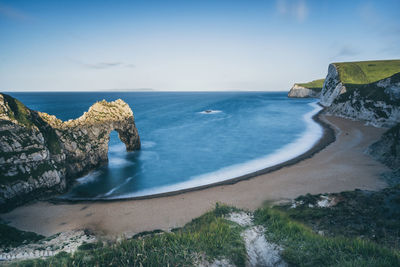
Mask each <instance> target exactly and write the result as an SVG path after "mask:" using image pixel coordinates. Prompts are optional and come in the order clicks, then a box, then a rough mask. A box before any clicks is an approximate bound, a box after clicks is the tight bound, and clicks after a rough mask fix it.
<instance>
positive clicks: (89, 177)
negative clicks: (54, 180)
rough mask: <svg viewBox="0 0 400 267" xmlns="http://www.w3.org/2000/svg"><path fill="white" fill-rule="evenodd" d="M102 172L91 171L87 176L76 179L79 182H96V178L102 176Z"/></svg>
mask: <svg viewBox="0 0 400 267" xmlns="http://www.w3.org/2000/svg"><path fill="white" fill-rule="evenodd" d="M100 174H101V172H100V171H94V172H90V173H88V174H87V175H85V176H83V177H81V178H78V179H76V181H77V182H78V183H79V184H87V183H90V182H94V181H96V179H97V178H98V177H99V176H100Z"/></svg>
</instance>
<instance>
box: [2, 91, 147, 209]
mask: <svg viewBox="0 0 400 267" xmlns="http://www.w3.org/2000/svg"><path fill="white" fill-rule="evenodd" d="M113 130H116V131H117V132H118V134H119V138H120V139H121V141H122V142H123V143H125V145H126V149H127V150H128V151H132V150H136V149H140V140H139V135H138V131H137V129H136V126H135V122H134V117H133V113H132V110H131V109H130V108H129V106H128V104H126V103H125V102H124V101H122V100H120V99H118V100H116V101H113V102H107V101H105V100H103V101H101V102H97V103H95V104H94V105H93V106H91V107H90V109H89V111H88V112H85V113H84V114H83V115H82V116H81V117H79V118H78V119H75V120H69V121H65V122H63V121H61V120H59V119H57V118H56V117H55V116H52V115H49V114H46V113H42V112H37V111H33V110H30V109H29V108H27V107H26V106H24V105H23V104H22V103H21V102H19V101H18V100H17V99H15V98H13V97H11V96H9V95H5V94H0V210H4V209H6V208H10V207H13V206H16V205H19V204H21V203H24V202H26V201H29V200H30V199H32V198H35V197H38V196H41V195H47V194H54V193H56V192H63V191H65V190H66V188H67V185H68V184H69V183H71V182H72V181H73V179H74V178H76V177H78V176H80V175H83V174H85V173H87V172H88V171H90V170H92V169H94V168H96V167H98V166H100V165H102V164H104V163H106V162H107V160H108V157H107V154H108V141H109V138H110V137H109V135H110V132H111V131H113Z"/></svg>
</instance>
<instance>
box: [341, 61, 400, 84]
mask: <svg viewBox="0 0 400 267" xmlns="http://www.w3.org/2000/svg"><path fill="white" fill-rule="evenodd" d="M333 64H334V65H335V66H336V67H337V69H338V71H339V77H340V80H341V81H342V82H343V83H345V84H368V83H373V82H376V81H379V80H382V79H384V78H387V77H390V76H392V75H393V74H395V73H398V72H400V60H376V61H359V62H340V63H333Z"/></svg>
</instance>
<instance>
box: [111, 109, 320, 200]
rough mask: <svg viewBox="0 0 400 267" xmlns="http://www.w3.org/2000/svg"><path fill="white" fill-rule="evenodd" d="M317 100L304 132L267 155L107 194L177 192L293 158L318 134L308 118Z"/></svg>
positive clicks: (307, 114)
mask: <svg viewBox="0 0 400 267" xmlns="http://www.w3.org/2000/svg"><path fill="white" fill-rule="evenodd" d="M316 103H317V102H314V103H310V104H309V105H311V106H312V107H313V108H314V109H313V110H312V111H310V112H308V113H306V114H304V115H303V120H304V122H305V123H306V125H307V127H306V130H305V131H304V133H303V134H302V135H301V136H300V137H299V138H297V139H296V140H295V141H294V142H293V143H290V144H288V145H286V146H284V147H282V148H280V149H278V150H277V151H275V153H272V154H270V155H267V156H265V157H262V158H259V159H255V160H251V161H248V162H245V163H243V164H237V165H233V166H229V167H226V168H222V169H220V170H217V171H215V172H211V173H206V174H203V175H199V176H195V177H192V178H191V179H190V180H188V181H185V182H181V183H177V184H173V185H167V186H161V187H157V188H152V189H145V190H141V191H138V192H135V193H129V194H124V195H120V196H115V197H111V198H113V199H116V198H129V197H139V196H146V195H154V194H160V193H166V192H173V191H179V190H182V189H188V188H193V187H198V186H203V185H207V184H212V183H217V182H222V181H225V180H229V179H232V178H236V177H240V176H242V175H246V174H249V173H253V172H256V171H259V170H262V169H265V168H268V167H272V166H275V165H277V164H280V163H283V162H285V161H288V160H290V159H293V158H295V157H297V156H300V155H301V154H303V153H305V152H306V151H308V150H309V149H311V148H312V147H313V146H314V145H315V144H316V143H317V142H318V140H319V139H320V138H321V137H322V133H323V129H322V127H321V126H320V125H319V124H318V123H316V122H315V121H314V120H313V119H312V117H313V116H314V115H315V114H317V113H318V112H319V111H320V110H321V109H322V107H320V106H319V105H317V104H316Z"/></svg>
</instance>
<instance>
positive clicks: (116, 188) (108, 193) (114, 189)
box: [104, 177, 133, 197]
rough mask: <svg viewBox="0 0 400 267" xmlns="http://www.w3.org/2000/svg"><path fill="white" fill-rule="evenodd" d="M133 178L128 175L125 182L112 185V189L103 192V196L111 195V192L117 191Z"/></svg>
mask: <svg viewBox="0 0 400 267" xmlns="http://www.w3.org/2000/svg"><path fill="white" fill-rule="evenodd" d="M132 179H133V177H128V178H127V179H126V180H125V182H123V183H122V184H120V185H118V186H116V187H114V188H113V189H111V190H110V191H108V192H107V193H105V194H104V196H105V197H107V196H109V195H111V194H112V193H114V192H115V191H117V190H118V189H120V188H122V187H123V186H125V185H126V184H127V183H129V182H130V181H131V180H132Z"/></svg>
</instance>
